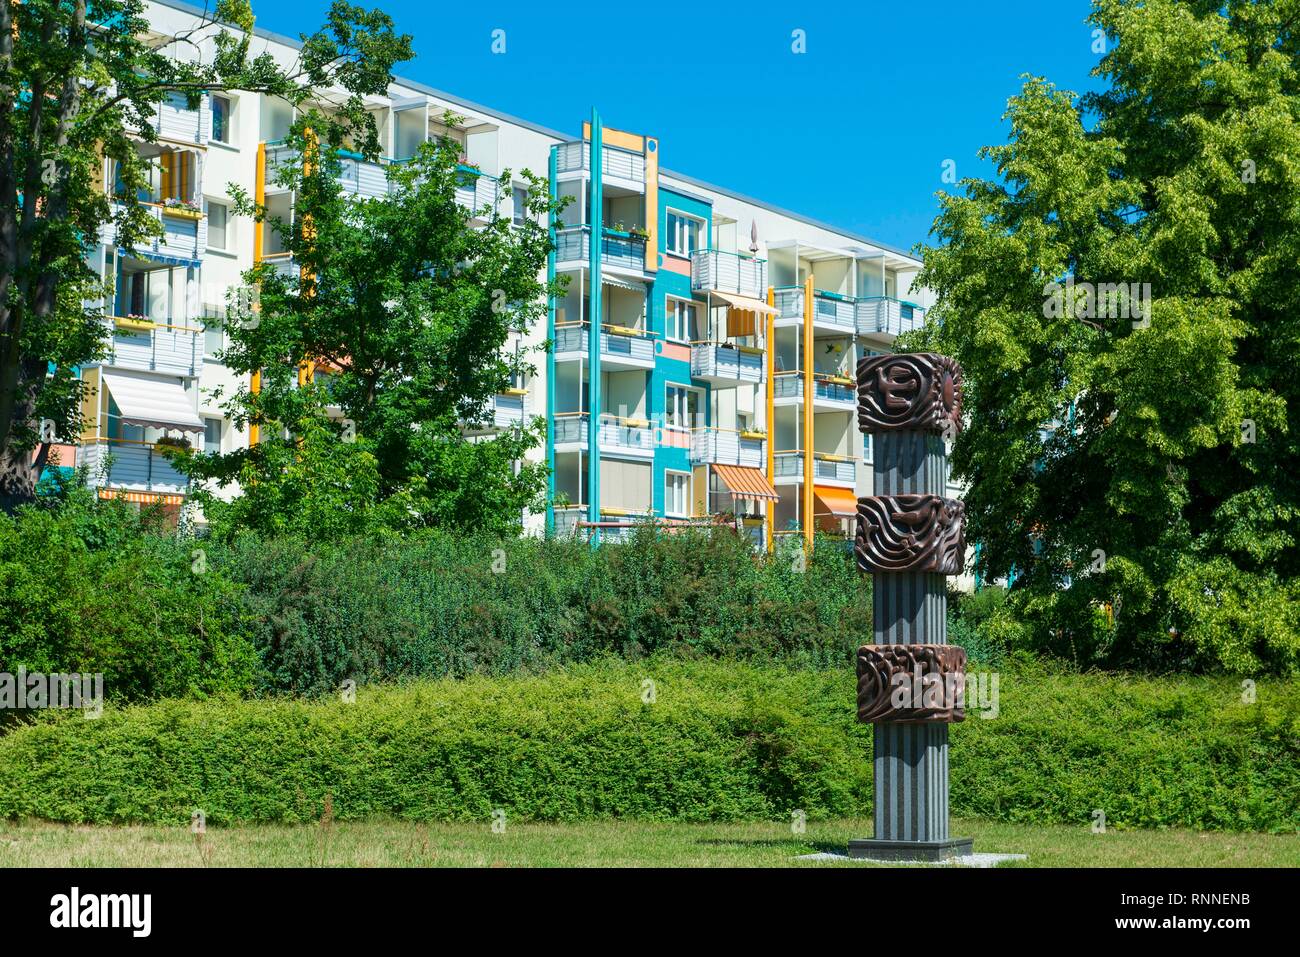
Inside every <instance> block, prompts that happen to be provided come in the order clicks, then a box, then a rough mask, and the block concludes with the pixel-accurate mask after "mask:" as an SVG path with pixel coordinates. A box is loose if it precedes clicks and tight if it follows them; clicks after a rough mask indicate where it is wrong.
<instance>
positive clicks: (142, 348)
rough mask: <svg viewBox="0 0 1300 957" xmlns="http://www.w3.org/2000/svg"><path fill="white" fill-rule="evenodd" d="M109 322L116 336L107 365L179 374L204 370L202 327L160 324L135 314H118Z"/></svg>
mask: <svg viewBox="0 0 1300 957" xmlns="http://www.w3.org/2000/svg"><path fill="white" fill-rule="evenodd" d="M105 324H106V325H107V326H108V327H109V328H110V329H111V330H112V337H111V338H110V339H109V340H108V349H109V352H108V355H107V356H105V357H104V360H103V364H104V365H108V366H117V367H118V368H120V369H138V370H141V371H145V372H166V373H168V374H169V375H179V376H196V375H198V374H199V373H200V372H201V371H202V368H203V339H202V335H203V330H202V329H197V328H191V327H189V326H166V325H158V324H155V323H153V322H150V321H149V320H147V319H143V320H142V319H137V318H134V317H117V318H114V319H110V320H108V321H107V322H106V323H105Z"/></svg>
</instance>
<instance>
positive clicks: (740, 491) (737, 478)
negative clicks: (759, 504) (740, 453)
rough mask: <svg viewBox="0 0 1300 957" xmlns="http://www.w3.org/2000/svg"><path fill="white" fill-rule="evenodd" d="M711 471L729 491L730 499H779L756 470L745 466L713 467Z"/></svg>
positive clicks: (768, 483)
mask: <svg viewBox="0 0 1300 957" xmlns="http://www.w3.org/2000/svg"><path fill="white" fill-rule="evenodd" d="M713 471H714V472H715V473H717V476H718V478H720V479H722V484H723V485H725V486H727V488H728V489H730V491H731V497H732V498H760V499H766V500H767V501H770V502H775V501H777V500H779V499H780V498H781V496H779V495H777V494H776V489H774V488H773V487H772V483H771V482H769V481H768V480H767V476H766V475H764V474H763V473H762V472H760V471H759V470H758V469H756V468H750V467H749V466H747V465H715V466H713Z"/></svg>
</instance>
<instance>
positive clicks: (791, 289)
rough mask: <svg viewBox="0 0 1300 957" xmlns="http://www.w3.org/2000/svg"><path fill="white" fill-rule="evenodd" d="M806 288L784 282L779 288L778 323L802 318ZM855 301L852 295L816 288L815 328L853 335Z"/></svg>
mask: <svg viewBox="0 0 1300 957" xmlns="http://www.w3.org/2000/svg"><path fill="white" fill-rule="evenodd" d="M803 300H804V291H803V288H802V287H801V286H781V287H780V288H778V289H777V290H776V324H777V325H790V324H792V323H794V322H796V321H797V322H802V321H803V317H804V316H803ZM854 305H855V302H854V300H853V298H852V297H850V296H841V295H839V294H838V293H833V292H824V291H823V290H820V289H817V290H814V291H813V317H812V320H813V328H814V329H815V330H818V331H822V332H829V333H839V334H842V335H846V336H851V335H853V333H854V331H855V329H856V328H857V320H856V314H855V310H854Z"/></svg>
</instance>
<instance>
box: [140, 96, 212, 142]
mask: <svg viewBox="0 0 1300 957" xmlns="http://www.w3.org/2000/svg"><path fill="white" fill-rule="evenodd" d="M210 103H211V101H210V100H209V99H208V96H207V94H206V93H205V94H204V95H203V96H202V97H200V99H199V108H198V109H197V110H191V109H190V108H189V106H188V105H187V103H186V98H185V97H184V96H183V95H181V94H179V93H169V94H167V95H166V97H165V98H164V99H163V102H162V103H161V104H159V106H158V109H157V110H156V111H155V112H154V115H153V131H154V133H156V134H157V135H158V137H159V138H160V139H164V140H173V141H175V142H179V143H193V144H194V145H195V146H207V144H208V140H209V139H211V138H212V109H211V106H210Z"/></svg>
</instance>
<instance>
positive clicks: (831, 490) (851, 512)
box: [813, 485, 858, 518]
mask: <svg viewBox="0 0 1300 957" xmlns="http://www.w3.org/2000/svg"><path fill="white" fill-rule="evenodd" d="M813 499H814V507H813V514H814V515H834V516H835V517H836V518H853V517H854V516H855V515H857V514H858V499H857V497H856V496H855V495H854V494H853V489H851V488H838V487H836V486H834V485H814V486H813Z"/></svg>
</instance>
